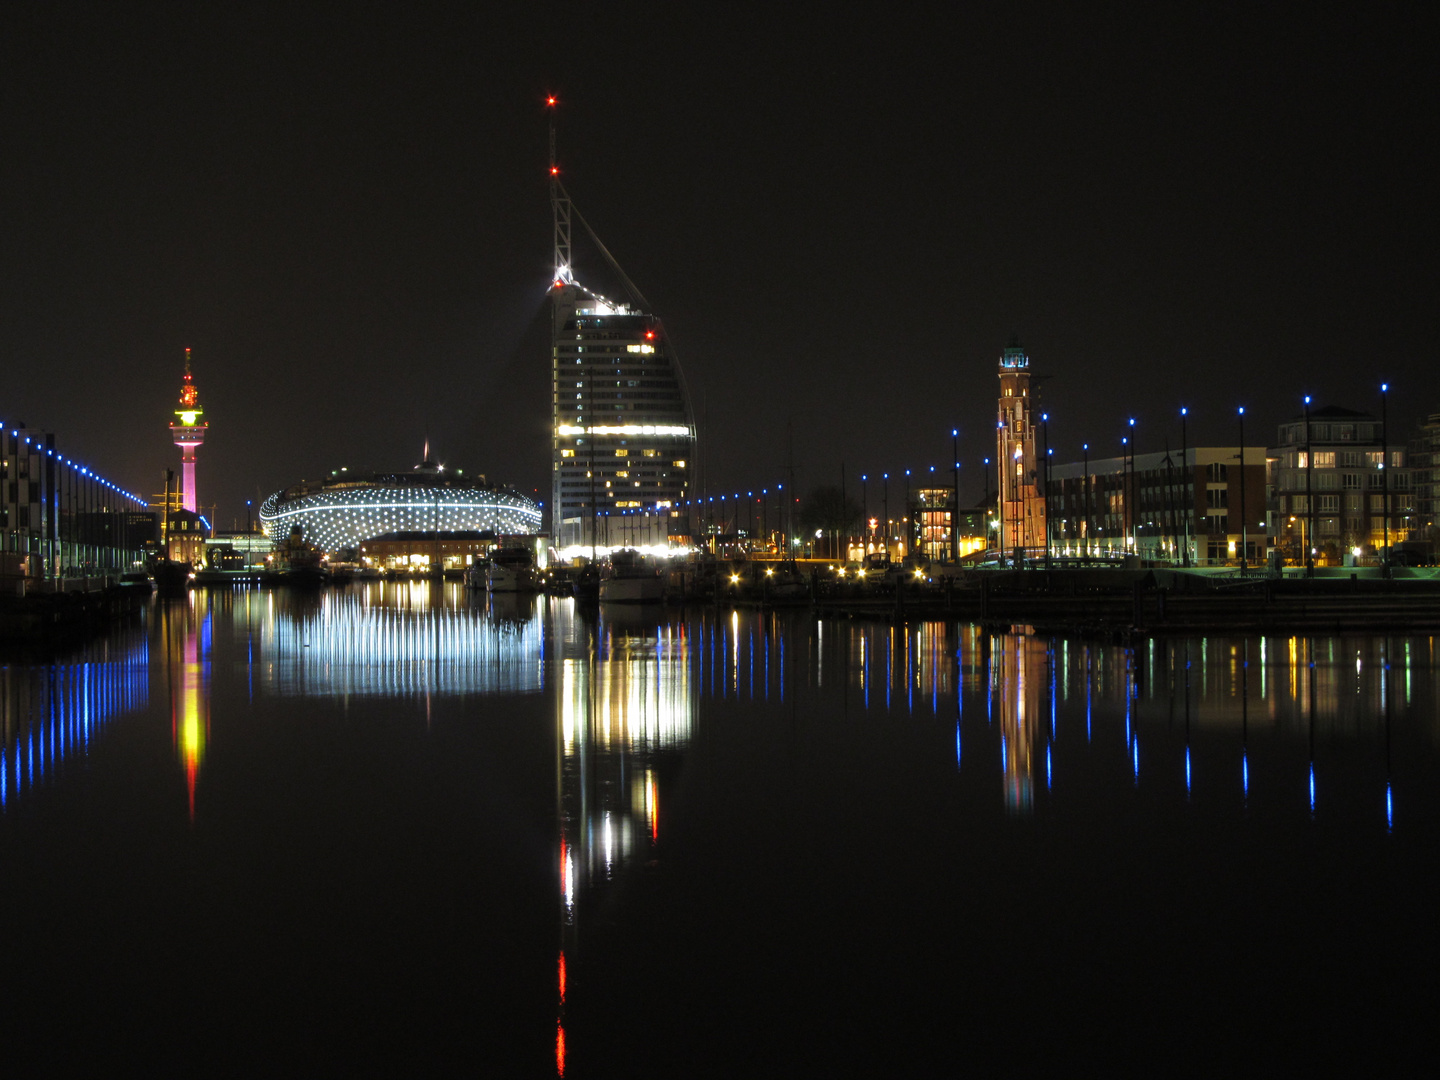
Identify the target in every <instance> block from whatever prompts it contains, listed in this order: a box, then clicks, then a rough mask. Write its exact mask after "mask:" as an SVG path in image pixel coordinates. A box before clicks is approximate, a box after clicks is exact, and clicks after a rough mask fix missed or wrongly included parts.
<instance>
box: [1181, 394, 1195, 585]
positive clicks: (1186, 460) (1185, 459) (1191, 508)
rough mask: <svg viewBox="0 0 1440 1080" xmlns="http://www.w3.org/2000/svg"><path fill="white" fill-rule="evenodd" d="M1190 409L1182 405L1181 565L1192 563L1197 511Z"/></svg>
mask: <svg viewBox="0 0 1440 1080" xmlns="http://www.w3.org/2000/svg"><path fill="white" fill-rule="evenodd" d="M1189 414H1190V410H1189V409H1187V408H1185V407H1184V406H1183V405H1182V406H1181V407H1180V465H1181V468H1183V469H1184V470H1185V472H1184V475H1185V486H1184V487H1183V488H1181V490H1182V491H1184V492H1185V495H1186V503H1185V517H1184V521H1183V527H1184V530H1185V535H1184V540H1185V550H1184V551H1183V552H1182V553H1181V556H1180V558H1181V565H1182V566H1189V565H1190V518H1191V516H1192V515H1193V514H1194V513H1195V470H1194V469H1193V468H1191V467H1190V435H1189V432H1187V431H1186V430H1185V418H1186V417H1187V416H1188V415H1189Z"/></svg>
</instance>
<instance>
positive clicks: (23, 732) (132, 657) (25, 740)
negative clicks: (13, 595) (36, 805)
mask: <svg viewBox="0 0 1440 1080" xmlns="http://www.w3.org/2000/svg"><path fill="white" fill-rule="evenodd" d="M83 655H84V656H85V659H83V660H75V661H67V662H63V663H52V664H45V665H22V664H0V809H6V808H8V806H9V804H10V803H11V802H12V801H13V800H15V799H18V798H20V797H22V796H23V795H24V794H25V793H26V792H28V791H31V790H33V789H35V788H36V787H37V786H39V785H41V784H45V783H46V782H47V781H49V780H51V779H55V778H58V777H59V776H61V775H63V772H64V768H65V765H66V762H67V761H69V760H71V759H73V758H76V757H79V758H82V759H83V758H84V757H85V756H86V755H87V754H88V753H89V751H90V739H91V736H92V735H96V734H98V733H100V732H102V731H103V730H104V729H105V728H106V727H107V726H108V725H109V723H110V722H111V721H112V720H115V719H116V718H118V717H121V716H124V715H127V714H129V713H134V712H139V711H142V710H143V709H145V708H146V707H147V705H148V704H149V697H150V678H149V644H148V642H147V641H146V639H145V636H144V633H143V631H140V630H134V631H127V632H121V633H117V634H112V635H111V636H109V637H107V638H106V639H105V640H103V641H101V642H99V643H97V644H96V645H95V646H93V647H92V648H90V649H89V650H87V651H86V652H85V653H84V654H83Z"/></svg>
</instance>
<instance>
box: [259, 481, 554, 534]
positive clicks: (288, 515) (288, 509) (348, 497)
mask: <svg viewBox="0 0 1440 1080" xmlns="http://www.w3.org/2000/svg"><path fill="white" fill-rule="evenodd" d="M406 479H407V480H409V479H410V478H409V477H407V478H406ZM287 496H289V497H287ZM260 520H261V522H262V523H263V524H264V525H265V527H266V530H267V531H268V532H269V534H270V536H271V537H272V538H274V537H277V536H283V535H285V534H288V533H289V532H290V530H291V529H292V528H293V527H294V526H296V525H299V526H300V528H301V531H302V532H303V534H304V536H305V539H306V540H307V541H308V542H309V543H312V544H314V545H315V546H316V547H318V548H320V549H321V550H323V551H338V550H340V549H341V548H351V547H357V546H358V545H359V544H361V543H362V542H364V541H365V540H369V539H371V538H372V537H376V536H380V535H381V534H383V533H393V532H421V533H428V534H433V533H434V532H435V531H436V530H437V529H438V530H440V531H442V532H480V531H484V530H490V531H493V532H495V533H497V534H505V535H512V536H513V535H533V534H534V533H537V532H539V531H540V507H539V505H538V504H537V503H536V502H535V501H534V500H533V499H528V498H526V497H525V496H524V495H521V494H519V493H518V492H515V491H508V490H505V489H502V488H492V487H489V486H488V485H483V484H456V483H454V482H453V481H451V480H446V481H444V482H440V483H434V484H426V483H415V482H413V481H412V482H409V483H405V484H393V483H384V482H383V481H377V482H375V483H359V484H356V483H347V484H345V485H343V486H335V487H324V488H321V489H319V490H310V491H304V490H301V491H299V492H297V491H296V489H293V488H291V489H287V490H285V491H277V492H275V493H274V494H273V495H271V496H270V497H269V498H268V499H266V500H265V501H264V502H263V503H262V504H261V506H260Z"/></svg>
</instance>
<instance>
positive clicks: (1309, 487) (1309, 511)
mask: <svg viewBox="0 0 1440 1080" xmlns="http://www.w3.org/2000/svg"><path fill="white" fill-rule="evenodd" d="M1314 475H1315V452H1314V451H1313V450H1312V449H1311V448H1310V395H1309V394H1306V395H1305V516H1306V518H1307V519H1308V521H1309V524H1310V527H1309V528H1308V529H1306V530H1305V535H1306V537H1307V538H1308V540H1307V543H1306V544H1305V576H1306V577H1314V576H1315V491H1314V486H1313V484H1312V480H1313V478H1314Z"/></svg>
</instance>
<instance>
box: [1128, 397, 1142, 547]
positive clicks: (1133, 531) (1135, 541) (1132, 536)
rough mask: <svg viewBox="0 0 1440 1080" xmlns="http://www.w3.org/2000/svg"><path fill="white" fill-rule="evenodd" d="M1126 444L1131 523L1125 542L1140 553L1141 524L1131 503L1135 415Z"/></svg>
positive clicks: (1133, 484) (1133, 492)
mask: <svg viewBox="0 0 1440 1080" xmlns="http://www.w3.org/2000/svg"><path fill="white" fill-rule="evenodd" d="M1125 445H1126V446H1128V447H1129V448H1130V484H1129V486H1128V487H1127V488H1126V490H1125V512H1126V515H1127V516H1128V517H1129V518H1130V525H1129V528H1128V530H1127V532H1126V541H1125V542H1126V543H1127V544H1129V545H1130V550H1131V551H1133V552H1136V553H1138V552H1139V551H1140V542H1139V538H1138V535H1137V534H1138V533H1139V532H1140V525H1139V522H1137V521H1136V519H1135V507H1134V506H1132V505H1131V499H1132V498H1134V496H1135V418H1134V417H1133V416H1132V417H1130V435H1129V437H1128V438H1127V439H1126V444H1125Z"/></svg>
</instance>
